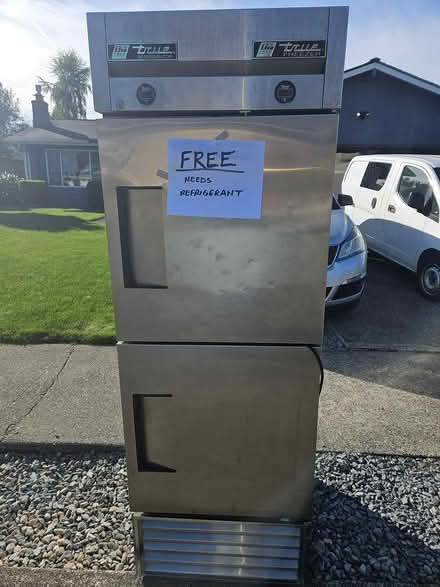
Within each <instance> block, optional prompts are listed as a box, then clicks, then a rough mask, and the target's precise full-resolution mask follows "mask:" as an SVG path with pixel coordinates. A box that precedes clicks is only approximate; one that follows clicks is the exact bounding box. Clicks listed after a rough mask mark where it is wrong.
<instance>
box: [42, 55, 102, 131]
mask: <svg viewBox="0 0 440 587" xmlns="http://www.w3.org/2000/svg"><path fill="white" fill-rule="evenodd" d="M49 71H50V73H51V74H52V75H53V76H54V78H55V81H53V82H51V81H47V80H44V79H42V78H41V77H39V82H40V84H41V86H42V91H43V93H44V94H46V93H48V94H49V96H50V99H51V100H52V102H53V104H54V107H53V110H52V118H55V119H58V120H59V119H72V120H77V119H78V118H85V116H86V99H87V94H88V93H89V92H90V89H91V88H90V83H89V80H90V68H89V67H87V64H86V62H85V61H84V60H83V59H82V58H81V57H80V56H79V55H78V53H77V52H76V51H75V50H74V49H69V50H68V51H59V52H58V53H57V54H56V55H55V56H54V57H52V59H51V61H50V66H49Z"/></svg>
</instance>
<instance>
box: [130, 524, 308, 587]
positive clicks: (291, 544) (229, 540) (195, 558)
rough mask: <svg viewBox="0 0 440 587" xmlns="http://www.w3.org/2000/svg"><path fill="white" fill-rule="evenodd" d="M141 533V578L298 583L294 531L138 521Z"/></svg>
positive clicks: (273, 527) (262, 526)
mask: <svg viewBox="0 0 440 587" xmlns="http://www.w3.org/2000/svg"><path fill="white" fill-rule="evenodd" d="M139 531H140V532H139V535H140V540H142V554H141V556H142V559H143V572H144V574H149V573H155V574H157V573H159V574H160V573H163V574H177V575H180V574H182V575H197V576H207V577H210V576H211V577H212V576H217V577H220V578H230V579H234V578H244V579H255V580H276V581H290V582H292V581H297V580H298V574H299V560H300V546H301V529H300V528H299V527H298V526H292V525H291V524H287V523H279V524H273V523H258V522H239V521H220V520H218V521H217V520H195V519H187V520H186V519H182V518H179V519H173V518H159V517H154V518H153V517H142V518H141V519H140V528H139Z"/></svg>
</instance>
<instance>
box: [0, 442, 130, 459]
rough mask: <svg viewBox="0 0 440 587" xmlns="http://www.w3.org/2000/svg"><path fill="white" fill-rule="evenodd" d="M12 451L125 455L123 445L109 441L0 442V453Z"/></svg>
mask: <svg viewBox="0 0 440 587" xmlns="http://www.w3.org/2000/svg"><path fill="white" fill-rule="evenodd" d="M8 451H12V452H15V453H33V452H45V453H48V454H53V453H58V452H60V453H66V454H80V453H83V452H93V451H95V452H108V453H116V454H119V455H121V456H123V455H125V445H123V444H111V443H105V444H104V443H102V444H96V443H79V442H60V443H53V442H45V441H43V442H26V441H19V440H17V441H9V440H6V441H3V442H0V453H4V452H8Z"/></svg>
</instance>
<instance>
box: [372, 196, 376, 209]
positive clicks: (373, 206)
mask: <svg viewBox="0 0 440 587" xmlns="http://www.w3.org/2000/svg"><path fill="white" fill-rule="evenodd" d="M376 204H377V198H373V199H372V200H371V207H372V208H375V207H376Z"/></svg>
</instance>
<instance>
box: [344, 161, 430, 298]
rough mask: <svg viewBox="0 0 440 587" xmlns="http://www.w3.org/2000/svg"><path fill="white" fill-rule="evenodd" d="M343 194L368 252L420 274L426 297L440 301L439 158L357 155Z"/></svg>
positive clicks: (352, 162) (422, 288)
mask: <svg viewBox="0 0 440 587" xmlns="http://www.w3.org/2000/svg"><path fill="white" fill-rule="evenodd" d="M342 192H343V193H344V194H347V195H350V196H351V197H352V198H353V206H346V207H345V212H346V213H347V214H348V215H349V216H350V217H351V219H352V220H353V222H354V223H355V224H357V225H358V226H359V228H360V230H361V232H362V234H363V235H364V237H365V240H366V242H367V246H368V248H369V249H371V250H373V251H375V252H377V253H379V254H380V255H383V256H384V257H387V258H388V259H390V260H391V261H395V262H396V263H399V264H400V265H403V266H404V267H407V268H408V269H410V270H411V271H413V272H414V273H416V274H417V282H418V286H419V288H420V291H421V292H422V294H423V295H424V296H425V297H427V298H428V299H430V300H432V301H440V224H439V203H440V156H434V155H362V156H358V157H354V158H353V159H352V160H351V162H350V164H349V165H348V167H347V170H346V172H345V175H344V179H343V180H342Z"/></svg>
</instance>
